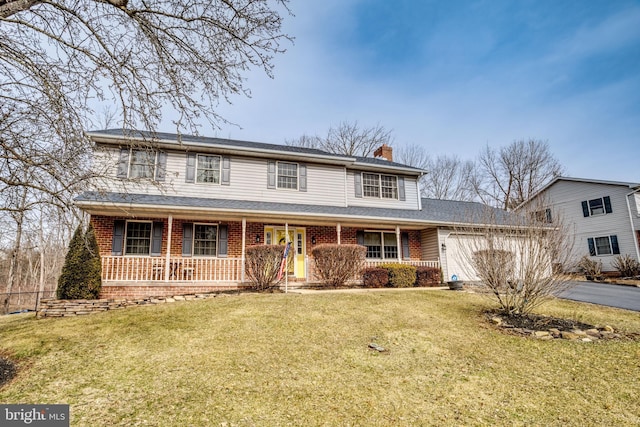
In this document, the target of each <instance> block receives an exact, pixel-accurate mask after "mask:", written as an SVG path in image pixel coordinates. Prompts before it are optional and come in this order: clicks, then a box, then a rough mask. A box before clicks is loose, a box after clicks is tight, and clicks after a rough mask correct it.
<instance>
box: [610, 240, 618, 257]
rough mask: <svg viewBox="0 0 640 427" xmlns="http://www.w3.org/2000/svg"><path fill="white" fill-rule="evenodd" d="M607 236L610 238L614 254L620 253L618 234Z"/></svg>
mask: <svg viewBox="0 0 640 427" xmlns="http://www.w3.org/2000/svg"><path fill="white" fill-rule="evenodd" d="M609 238H610V239H611V251H612V252H613V253H614V255H620V247H619V246H618V236H616V235H613V236H609Z"/></svg>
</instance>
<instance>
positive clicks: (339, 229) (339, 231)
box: [336, 223, 342, 244]
mask: <svg viewBox="0 0 640 427" xmlns="http://www.w3.org/2000/svg"><path fill="white" fill-rule="evenodd" d="M336 234H337V235H338V244H340V234H342V227H341V226H340V223H338V224H337V225H336Z"/></svg>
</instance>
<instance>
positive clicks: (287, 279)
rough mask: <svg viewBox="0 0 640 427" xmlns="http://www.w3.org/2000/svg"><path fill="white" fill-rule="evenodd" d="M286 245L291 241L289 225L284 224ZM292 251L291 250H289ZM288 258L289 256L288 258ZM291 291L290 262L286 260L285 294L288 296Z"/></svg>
mask: <svg viewBox="0 0 640 427" xmlns="http://www.w3.org/2000/svg"><path fill="white" fill-rule="evenodd" d="M284 236H285V237H284V244H285V245H286V244H288V243H289V242H288V240H289V223H288V222H285V223H284ZM289 249H291V248H289ZM287 258H288V256H287ZM288 291H289V260H288V259H285V260H284V293H285V294H286V293H287V292H288Z"/></svg>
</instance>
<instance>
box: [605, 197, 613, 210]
mask: <svg viewBox="0 0 640 427" xmlns="http://www.w3.org/2000/svg"><path fill="white" fill-rule="evenodd" d="M604 211H605V212H606V213H611V212H613V210H612V209H611V197H609V196H605V197H604Z"/></svg>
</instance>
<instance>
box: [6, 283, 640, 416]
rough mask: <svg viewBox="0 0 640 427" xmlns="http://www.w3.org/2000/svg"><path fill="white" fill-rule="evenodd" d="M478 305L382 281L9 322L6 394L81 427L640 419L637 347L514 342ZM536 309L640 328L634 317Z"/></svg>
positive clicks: (559, 305)
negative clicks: (47, 406)
mask: <svg viewBox="0 0 640 427" xmlns="http://www.w3.org/2000/svg"><path fill="white" fill-rule="evenodd" d="M487 307H488V302H487V300H485V299H483V298H481V297H479V296H478V295H473V294H466V293H454V292H446V291H412V292H400V291H387V292H371V293H362V294H329V293H327V294H313V295H296V294H287V295H284V294H270V295H262V294H246V295H234V296H220V297H218V298H214V299H209V300H203V301H193V302H180V303H173V304H165V305H160V306H147V307H139V308H130V309H126V310H120V311H114V312H107V313H100V314H95V315H91V316H85V317H76V318H65V319H45V320H35V319H34V318H33V317H32V315H31V316H25V315H14V316H5V317H3V318H1V319H0V334H1V340H0V350H2V351H4V352H5V354H9V355H11V356H12V358H13V359H14V360H17V361H18V363H19V368H20V372H19V375H18V377H17V378H16V379H14V381H13V382H11V383H10V384H8V385H6V386H4V387H3V388H2V389H0V402H2V403H68V404H70V405H71V417H72V425H83V426H84V425H87V426H100V425H104V426H113V425H127V426H130V425H131V426H136V425H153V426H177V425H181V426H187V425H193V426H211V425H215V426H218V425H228V426H232V425H238V426H244V425H269V426H271V425H276V426H277V425H295V426H297V425H305V426H307V425H328V426H333V425H490V426H493V425H527V426H528V425H547V426H548V425H563V426H564V425H579V426H588V425H617V426H619V425H638V424H640V406H639V405H638V402H639V401H640V380H639V378H640V362H639V360H640V343H639V342H632V341H608V342H596V343H581V342H569V341H562V340H557V341H537V340H534V339H527V338H521V337H516V336H510V335H506V334H503V333H501V332H499V331H497V330H495V329H493V328H492V327H490V326H489V325H487V324H486V322H485V321H484V318H483V316H482V311H483V310H484V309H486V308H487ZM540 311H541V312H543V313H545V314H550V315H556V316H565V317H573V318H576V319H577V320H581V321H585V322H589V323H593V324H600V325H604V324H610V325H612V326H614V327H616V328H620V329H623V330H625V331H628V332H639V331H640V316H639V315H638V313H634V312H629V311H624V310H616V309H609V308H596V307H594V306H591V305H581V304H578V303H571V302H562V301H556V302H553V303H551V304H549V305H547V306H543V308H542V309H541V310H540ZM372 341H375V342H376V343H378V344H379V345H381V346H383V347H385V348H387V349H388V351H387V352H384V353H378V352H375V351H372V350H370V349H369V348H368V344H369V343H371V342H372Z"/></svg>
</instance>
